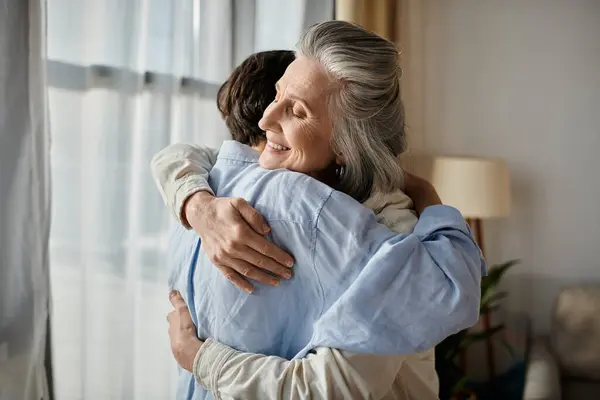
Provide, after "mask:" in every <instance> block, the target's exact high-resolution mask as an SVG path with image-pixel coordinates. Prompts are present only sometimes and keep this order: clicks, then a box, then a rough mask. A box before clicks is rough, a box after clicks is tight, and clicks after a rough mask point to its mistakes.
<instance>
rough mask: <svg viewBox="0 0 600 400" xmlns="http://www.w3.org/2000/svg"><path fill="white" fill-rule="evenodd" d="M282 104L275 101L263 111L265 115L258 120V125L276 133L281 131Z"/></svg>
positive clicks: (264, 129) (262, 128)
mask: <svg viewBox="0 0 600 400" xmlns="http://www.w3.org/2000/svg"><path fill="white" fill-rule="evenodd" d="M282 110H283V107H282V104H280V103H276V102H273V103H271V104H269V106H268V107H267V108H266V109H265V111H264V112H263V116H262V118H261V119H260V121H258V127H259V128H260V129H261V130H263V131H265V132H266V131H271V132H275V133H281V132H282V130H281V124H280V120H281V116H282Z"/></svg>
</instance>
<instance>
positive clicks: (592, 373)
mask: <svg viewBox="0 0 600 400" xmlns="http://www.w3.org/2000/svg"><path fill="white" fill-rule="evenodd" d="M523 399H524V400H561V399H562V400H587V399H590V400H595V399H600V285H597V286H572V287H567V288H564V289H562V290H561V291H560V293H559V295H558V297H557V299H556V304H555V306H554V309H553V311H552V324H551V329H550V335H549V336H547V337H540V338H537V339H535V340H534V342H533V344H532V347H531V349H530V353H529V361H528V364H527V370H526V376H525V390H524V395H523Z"/></svg>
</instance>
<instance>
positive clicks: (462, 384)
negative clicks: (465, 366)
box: [450, 375, 469, 395]
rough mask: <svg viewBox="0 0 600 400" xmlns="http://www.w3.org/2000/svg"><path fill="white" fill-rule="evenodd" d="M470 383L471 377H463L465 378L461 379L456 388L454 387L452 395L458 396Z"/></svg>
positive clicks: (455, 385)
mask: <svg viewBox="0 0 600 400" xmlns="http://www.w3.org/2000/svg"><path fill="white" fill-rule="evenodd" d="M468 381H469V377H468V376H467V375H463V377H462V378H460V379H459V380H458V382H456V383H455V384H454V386H452V391H451V392H450V393H452V394H453V395H457V394H458V393H459V392H460V391H461V390H463V388H464V387H465V385H466V384H467V382H468Z"/></svg>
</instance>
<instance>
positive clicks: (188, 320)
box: [167, 290, 194, 328]
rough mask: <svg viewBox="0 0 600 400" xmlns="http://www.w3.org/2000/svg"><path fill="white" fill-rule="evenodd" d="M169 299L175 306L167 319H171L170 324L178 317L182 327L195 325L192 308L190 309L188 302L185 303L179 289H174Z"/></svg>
mask: <svg viewBox="0 0 600 400" xmlns="http://www.w3.org/2000/svg"><path fill="white" fill-rule="evenodd" d="M169 300H170V301H171V304H172V305H173V307H174V308H175V309H174V310H173V311H171V312H170V313H169V314H168V315H167V321H169V324H170V323H171V321H172V320H175V318H177V319H178V320H179V325H180V326H181V327H182V328H188V327H193V326H194V321H192V316H191V314H190V310H189V309H188V306H187V304H185V301H184V300H183V297H181V294H180V293H179V292H178V291H177V290H172V291H171V292H170V293H169Z"/></svg>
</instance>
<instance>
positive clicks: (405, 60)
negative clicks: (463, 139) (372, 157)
mask: <svg viewBox="0 0 600 400" xmlns="http://www.w3.org/2000/svg"><path fill="white" fill-rule="evenodd" d="M335 6H336V9H335V14H336V19H339V20H344V21H350V22H354V23H357V24H359V25H361V26H363V27H364V28H365V29H368V30H371V31H373V32H375V33H377V34H379V35H381V36H383V37H385V38H387V39H389V40H391V41H393V42H394V43H396V45H397V46H398V50H399V51H400V65H401V67H402V71H403V75H402V82H401V87H402V97H403V101H404V105H405V107H406V122H407V128H408V135H409V149H410V151H411V152H412V151H416V152H419V151H422V150H423V149H424V143H425V140H424V134H425V130H426V124H425V121H424V119H423V112H424V106H425V105H424V101H425V99H424V98H423V93H424V92H425V91H424V86H423V85H424V84H425V72H426V63H425V56H426V54H425V51H424V41H425V35H426V30H425V27H426V22H425V20H424V15H425V14H426V13H425V12H424V10H425V8H426V7H427V0H336V3H335Z"/></svg>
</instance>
